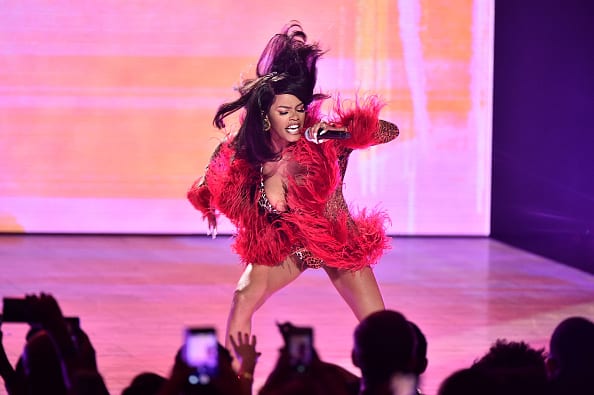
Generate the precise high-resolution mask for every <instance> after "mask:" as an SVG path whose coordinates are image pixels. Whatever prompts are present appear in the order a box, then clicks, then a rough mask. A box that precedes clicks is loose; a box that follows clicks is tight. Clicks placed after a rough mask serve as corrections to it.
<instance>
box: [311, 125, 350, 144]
mask: <svg viewBox="0 0 594 395" xmlns="http://www.w3.org/2000/svg"><path fill="white" fill-rule="evenodd" d="M328 129H332V130H337V131H342V132H348V130H347V128H345V127H337V126H335V125H334V124H332V123H327V122H318V123H316V124H314V125H312V126H310V127H309V128H307V129H305V132H304V133H303V135H304V137H305V139H306V140H307V141H311V142H312V143H314V144H322V143H324V142H326V141H328V139H320V138H319V135H320V134H321V133H323V132H325V131H326V130H328Z"/></svg>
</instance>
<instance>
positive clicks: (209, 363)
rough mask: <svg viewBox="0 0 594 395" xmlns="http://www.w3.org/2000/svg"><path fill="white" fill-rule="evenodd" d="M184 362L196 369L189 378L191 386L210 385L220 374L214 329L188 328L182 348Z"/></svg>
mask: <svg viewBox="0 0 594 395" xmlns="http://www.w3.org/2000/svg"><path fill="white" fill-rule="evenodd" d="M182 358H183V360H184V362H185V363H186V364H187V365H188V366H190V367H192V368H194V373H192V374H191V375H190V377H188V381H189V382H190V384H194V385H205V384H208V383H209V382H210V381H211V380H212V378H213V377H215V376H216V375H217V373H218V363H219V353H218V340H217V335H216V330H215V329H214V328H210V327H208V328H194V327H192V328H186V330H185V331H184V345H183V347H182Z"/></svg>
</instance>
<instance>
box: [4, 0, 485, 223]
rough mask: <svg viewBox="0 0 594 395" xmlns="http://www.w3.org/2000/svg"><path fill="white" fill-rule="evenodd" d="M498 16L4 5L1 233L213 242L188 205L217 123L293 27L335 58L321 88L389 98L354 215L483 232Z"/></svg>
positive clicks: (341, 4)
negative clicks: (393, 136) (376, 212)
mask: <svg viewBox="0 0 594 395" xmlns="http://www.w3.org/2000/svg"><path fill="white" fill-rule="evenodd" d="M252 3H253V4H252ZM493 17H494V16H493V3H492V1H486V0H485V1H483V0H476V1H474V2H473V1H471V0H424V1H423V0H417V1H413V0H410V1H403V0H401V1H381V0H376V1H369V0H359V1H346V2H345V1H344V0H325V1H313V0H301V1H300V2H298V3H295V2H274V1H259V2H237V1H232V0H213V1H204V0H200V1H199V0H195V1H189V0H186V1H184V0H178V1H174V2H170V1H164V0H152V1H144V0H143V1H140V0H128V1H125V2H122V1H113V0H111V1H105V0H102V1H80V2H73V1H63V0H61V1H27V0H5V1H2V4H1V6H0V144H1V145H0V169H1V170H0V232H28V233H36V232H49V233H54V232H68V233H89V232H93V233H95V232H98V233H202V232H204V231H205V230H206V227H205V224H204V223H203V222H202V221H201V218H200V215H199V213H198V212H196V211H194V210H193V209H192V208H191V206H190V204H189V203H188V202H187V201H186V199H185V194H186V190H187V189H188V187H189V186H190V184H191V183H192V181H193V180H194V179H195V178H197V177H198V176H199V175H200V174H201V173H202V170H203V167H204V166H205V165H206V163H207V161H208V157H209V156H210V152H211V151H212V149H213V147H214V146H215V145H216V143H217V141H218V138H220V133H219V132H217V131H216V130H215V129H214V128H213V127H212V126H211V120H212V116H213V115H214V112H215V110H216V108H217V106H218V105H219V104H220V103H222V102H224V101H227V100H230V99H233V98H234V97H235V94H234V91H233V87H234V86H235V85H236V84H237V82H238V81H239V78H240V75H248V76H249V75H251V73H253V68H254V63H255V62H256V60H257V58H258V56H259V54H260V52H261V50H262V49H263V47H264V45H265V44H266V42H267V40H268V39H269V38H270V37H271V35H272V34H274V33H276V32H278V31H279V30H280V29H281V27H282V26H283V25H284V24H285V23H286V22H288V21H289V20H291V19H297V20H299V21H300V22H301V23H302V25H303V27H304V28H305V30H306V32H307V33H308V35H309V37H310V39H311V40H315V41H320V42H321V44H322V46H323V47H325V48H327V49H328V50H329V52H328V53H327V55H326V56H325V57H324V58H323V60H322V61H321V62H320V65H319V68H320V72H319V83H318V87H319V88H321V89H322V90H324V91H326V92H329V93H334V92H337V91H340V92H341V93H342V94H343V96H345V97H353V95H354V93H355V92H356V91H359V92H368V91H374V92H377V93H380V94H381V95H382V96H383V97H384V98H385V99H386V100H387V102H388V106H387V107H386V108H385V110H384V111H383V113H382V116H383V118H385V119H388V120H391V121H393V122H395V123H397V124H398V125H399V127H400V129H401V136H400V137H399V138H398V139H397V141H395V142H394V143H391V144H388V145H385V146H379V147H374V148H371V149H369V150H366V151H361V152H357V153H356V154H355V155H354V156H353V159H352V161H351V164H350V168H349V172H348V174H347V178H346V185H345V191H346V194H347V197H348V199H349V200H350V201H351V202H352V203H353V205H354V206H358V207H363V206H373V207H375V206H379V207H383V208H385V209H386V210H387V211H388V213H389V215H390V217H391V218H392V226H391V227H390V229H389V232H390V233H391V234H407V235H423V234H437V235H487V234H488V233H489V216H490V210H489V205H490V171H491V165H490V164H491V94H492V62H493ZM231 126H233V125H231ZM219 230H220V231H221V232H230V231H231V230H232V229H231V227H230V226H229V224H228V222H226V221H223V222H222V223H221V225H220V229H219Z"/></svg>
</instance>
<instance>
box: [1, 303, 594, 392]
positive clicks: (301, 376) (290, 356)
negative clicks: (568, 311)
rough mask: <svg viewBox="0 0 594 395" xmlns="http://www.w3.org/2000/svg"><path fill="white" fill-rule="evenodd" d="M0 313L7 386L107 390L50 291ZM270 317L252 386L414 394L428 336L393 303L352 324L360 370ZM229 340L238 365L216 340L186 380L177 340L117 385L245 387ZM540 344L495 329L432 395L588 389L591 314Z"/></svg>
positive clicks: (593, 332)
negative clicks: (9, 329) (212, 361)
mask: <svg viewBox="0 0 594 395" xmlns="http://www.w3.org/2000/svg"><path fill="white" fill-rule="evenodd" d="M16 306H20V307H16ZM21 310H24V311H21ZM24 313H26V314H24ZM2 319H4V321H5V322H11V321H12V322H26V323H28V324H29V330H28V332H27V334H26V337H25V346H24V348H23V351H22V354H21V356H20V357H19V359H18V361H17V363H16V364H15V366H14V367H13V366H12V364H11V363H10V361H9V359H8V357H7V355H6V352H5V350H4V343H3V341H4V339H3V333H2V331H1V330H0V376H1V377H2V379H3V380H4V385H5V388H6V391H7V393H8V394H9V395H37V394H51V395H62V394H64V395H83V394H84V395H106V394H108V390H107V388H106V386H105V383H104V380H103V377H102V375H101V374H100V372H99V370H98V368H97V360H96V355H95V349H94V348H93V345H92V343H91V341H90V339H89V337H88V336H87V334H86V333H85V332H84V331H83V330H82V329H81V327H80V320H79V319H78V318H77V317H64V316H63V315H62V312H61V309H60V307H59V305H58V302H57V301H56V299H55V298H54V297H53V296H52V295H49V294H44V293H41V294H39V295H26V296H25V297H24V298H22V299H14V298H5V299H4V305H3V315H2ZM0 322H1V321H0ZM278 327H279V330H280V332H281V335H282V337H283V339H284V345H283V346H282V347H281V348H280V349H279V353H278V358H277V361H276V365H275V367H274V369H273V370H272V371H271V372H270V374H269V375H268V376H267V378H266V380H265V382H264V384H263V385H262V387H261V388H260V389H259V391H258V394H259V395H277V394H283V395H292V394H299V395H300V394H308V395H317V394H325V395H412V394H420V390H419V389H418V387H419V382H420V376H421V375H422V374H423V373H424V372H425V370H426V368H427V365H428V359H427V345H428V341H427V338H426V337H425V335H424V333H423V331H422V330H421V328H420V327H419V326H418V325H417V324H415V323H414V322H411V321H409V320H407V319H406V317H405V316H404V315H403V314H402V313H400V312H397V311H394V310H382V311H378V312H375V313H373V314H371V315H369V316H367V317H366V318H364V319H363V320H362V321H361V322H360V323H359V324H358V325H357V326H356V328H354V332H353V340H354V344H353V348H352V351H351V355H352V361H353V364H354V365H355V366H356V367H358V368H359V369H360V371H361V377H358V376H356V375H355V374H353V373H351V372H349V371H348V370H347V369H345V368H343V367H341V366H338V365H336V364H332V363H328V362H325V361H323V360H322V359H321V358H320V356H319V353H318V351H317V350H316V348H315V346H314V341H313V331H314V328H312V327H297V326H295V325H293V324H292V323H290V322H285V323H283V324H279V325H278ZM230 341H231V344H232V346H233V350H232V351H233V352H234V353H235V354H236V355H237V362H239V365H238V367H234V365H233V363H234V360H233V358H232V357H231V354H230V353H229V351H228V350H227V349H226V348H225V347H224V346H223V345H222V344H220V343H219V344H217V347H216V349H217V354H216V355H217V361H218V363H217V365H218V369H217V371H216V374H213V375H212V377H209V380H208V381H206V382H204V381H201V380H195V378H196V377H195V376H196V375H197V370H196V368H195V367H192V366H190V365H189V364H188V363H186V362H185V361H184V357H183V355H184V354H183V352H182V350H183V345H182V347H181V348H180V349H179V350H178V351H177V353H176V354H175V358H174V361H173V366H172V368H171V372H170V375H169V377H163V376H161V375H159V374H156V373H153V372H147V371H143V372H142V373H139V374H138V375H136V376H135V377H132V378H131V381H130V384H129V385H128V386H127V387H126V388H124V390H123V391H122V392H121V395H141V394H142V395H251V394H252V392H253V391H254V389H253V377H254V372H255V369H256V365H257V361H258V357H259V356H260V353H259V352H258V351H257V349H256V344H257V343H256V337H255V336H248V335H246V334H243V333H237V334H236V335H234V336H231V338H230ZM549 347H550V351H549V353H548V355H546V353H545V350H544V349H535V348H532V347H531V346H530V345H529V344H528V343H526V342H523V341H508V340H506V339H497V340H496V341H495V342H494V343H493V345H492V346H491V347H490V348H489V350H487V352H486V353H485V354H483V355H482V356H480V357H479V358H478V359H477V360H476V361H475V362H474V363H472V365H471V366H468V367H466V368H461V369H458V370H454V371H453V372H452V373H451V374H450V375H449V376H448V377H446V378H445V379H444V380H443V381H442V383H441V385H440V386H439V390H438V393H437V395H465V394H482V395H499V394H505V395H515V394H518V395H519V394H522V395H525V394H527V395H530V394H544V395H565V394H571V395H579V394H594V386H593V384H592V383H593V381H594V323H593V322H592V321H591V320H589V319H587V318H584V317H568V318H567V319H564V320H563V321H562V322H560V323H559V324H558V325H557V327H556V328H555V330H554V331H553V333H552V334H551V337H550V345H549Z"/></svg>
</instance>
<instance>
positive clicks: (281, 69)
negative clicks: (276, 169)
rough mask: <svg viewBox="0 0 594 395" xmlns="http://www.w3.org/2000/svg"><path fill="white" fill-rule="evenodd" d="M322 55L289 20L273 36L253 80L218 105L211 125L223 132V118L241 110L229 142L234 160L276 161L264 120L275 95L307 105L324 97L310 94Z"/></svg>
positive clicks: (297, 24) (276, 152)
mask: <svg viewBox="0 0 594 395" xmlns="http://www.w3.org/2000/svg"><path fill="white" fill-rule="evenodd" d="M323 54H324V52H323V51H322V50H321V49H320V47H319V44H318V43H313V44H308V43H307V36H306V34H305V32H303V29H302V28H301V25H300V24H299V23H298V22H296V21H292V22H291V23H289V24H288V25H287V26H285V27H284V29H283V30H282V31H281V33H279V34H275V35H274V36H273V37H272V38H271V39H270V41H269V42H268V44H267V45H266V47H265V48H264V51H263V52H262V54H261V55H260V59H259V60H258V64H257V67H256V76H257V78H255V79H249V80H246V81H244V82H243V83H242V85H241V86H240V87H239V88H238V91H239V95H240V96H239V98H238V99H237V100H235V101H232V102H228V103H224V104H222V105H221V106H220V107H219V108H218V110H217V113H216V114H215V117H214V119H213V124H214V125H215V126H216V127H217V128H219V129H223V128H224V127H225V121H224V120H225V118H226V117H227V116H229V115H231V114H233V113H235V112H236V111H238V110H240V109H244V110H245V111H244V113H243V114H242V122H241V126H240V128H239V131H238V132H237V134H236V135H235V137H234V138H233V140H232V143H231V144H232V146H233V148H234V149H235V151H236V153H237V155H238V157H241V158H243V159H246V160H247V161H248V162H249V163H252V164H253V165H254V166H257V165H260V164H262V163H264V162H268V161H273V160H278V159H280V155H281V153H280V152H278V151H276V150H275V149H274V147H273V145H272V141H271V137H270V133H268V132H266V131H264V126H263V124H264V118H265V117H266V115H267V114H268V111H269V110H270V107H271V106H272V102H273V100H274V97H275V95H280V94H292V95H294V96H296V97H297V98H298V99H299V100H300V101H301V102H302V103H303V104H304V105H305V106H306V108H307V106H308V105H309V104H310V103H311V102H313V101H315V100H319V99H324V98H327V97H328V96H327V95H324V94H321V93H314V88H315V85H316V81H317V67H316V63H317V61H318V59H319V58H320V57H321V56H322V55H323Z"/></svg>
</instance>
